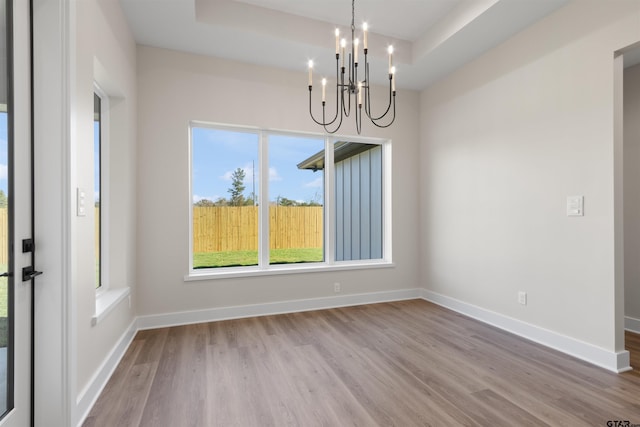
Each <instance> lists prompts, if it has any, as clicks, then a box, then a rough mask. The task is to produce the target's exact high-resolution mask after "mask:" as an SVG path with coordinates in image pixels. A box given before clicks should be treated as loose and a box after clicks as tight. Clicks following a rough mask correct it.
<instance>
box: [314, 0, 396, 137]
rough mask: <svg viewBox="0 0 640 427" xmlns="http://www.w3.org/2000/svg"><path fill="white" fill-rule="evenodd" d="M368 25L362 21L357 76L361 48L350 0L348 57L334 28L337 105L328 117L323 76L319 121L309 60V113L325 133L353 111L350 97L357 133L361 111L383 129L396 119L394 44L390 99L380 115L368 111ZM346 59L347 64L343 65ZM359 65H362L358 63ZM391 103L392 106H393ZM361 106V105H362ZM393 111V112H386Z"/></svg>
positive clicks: (390, 52) (336, 128) (390, 51)
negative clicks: (359, 73)
mask: <svg viewBox="0 0 640 427" xmlns="http://www.w3.org/2000/svg"><path fill="white" fill-rule="evenodd" d="M367 31H368V28H367V24H366V23H364V24H362V38H363V42H362V47H363V49H364V70H363V71H364V72H362V71H361V76H362V74H364V75H363V77H361V79H359V78H358V68H359V67H358V64H359V62H358V49H359V48H360V40H359V39H358V38H356V37H355V33H356V27H355V0H352V1H351V46H350V49H349V53H348V56H347V54H346V52H347V50H346V49H347V41H346V40H345V39H344V38H343V39H340V30H339V29H338V28H336V31H335V35H336V89H335V91H336V108H335V115H334V116H333V118H331V117H329V118H327V112H326V100H327V97H326V94H327V79H326V78H323V79H322V120H318V119H316V117H315V116H314V115H313V109H312V102H311V98H312V97H311V95H312V91H313V61H312V60H309V114H310V115H311V118H312V119H313V121H314V122H316V123H317V124H319V125H320V126H322V127H323V128H324V130H325V131H326V132H328V133H335V132H336V131H337V130H338V129H340V126H342V119H343V117H349V116H350V115H351V114H352V111H351V106H352V100H351V98H352V97H353V107H354V108H353V110H354V111H353V115H354V116H355V119H356V130H357V131H358V135H359V134H360V132H361V131H362V114H363V109H364V114H365V115H366V117H368V118H369V120H370V121H371V123H373V124H374V125H376V126H377V127H379V128H386V127H389V126H391V124H392V123H393V122H394V120H395V119H396V80H395V78H394V77H395V71H396V70H395V67H394V66H393V46H389V47H388V49H387V51H388V53H389V102H388V104H387V108H386V110H385V111H384V113H382V114H381V115H379V116H377V115H375V114H372V112H371V86H370V85H371V80H370V79H369V61H368V59H367V58H368V57H367V55H368V46H367V44H368V43H367V42H368V40H367ZM345 60H347V61H346V64H345ZM360 65H362V64H360ZM392 106H393V108H392ZM363 107H364V108H363ZM390 112H393V113H392V114H389V113H390Z"/></svg>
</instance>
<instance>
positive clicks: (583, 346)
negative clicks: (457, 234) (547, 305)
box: [422, 289, 632, 373]
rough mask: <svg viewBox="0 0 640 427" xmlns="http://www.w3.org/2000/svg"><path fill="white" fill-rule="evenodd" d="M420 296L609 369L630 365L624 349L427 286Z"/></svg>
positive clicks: (615, 370)
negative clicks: (582, 338) (597, 343)
mask: <svg viewBox="0 0 640 427" xmlns="http://www.w3.org/2000/svg"><path fill="white" fill-rule="evenodd" d="M422 298H423V299H424V300H426V301H429V302H432V303H435V304H438V305H440V306H442V307H445V308H448V309H450V310H453V311H456V312H458V313H461V314H464V315H465V316H469V317H471V318H473V319H476V320H479V321H481V322H484V323H487V324H489V325H492V326H495V327H497V328H500V329H503V330H505V331H508V332H511V333H513V334H516V335H518V336H520V337H522V338H526V339H528V340H530V341H533V342H535V343H538V344H541V345H544V346H546V347H549V348H552V349H554V350H558V351H560V352H562V353H565V354H568V355H570V356H573V357H576V358H578V359H581V360H584V361H586V362H589V363H591V364H593V365H596V366H599V367H601V368H604V369H607V370H609V371H613V372H616V373H621V372H625V371H629V370H631V369H632V368H631V366H630V364H629V352H628V351H621V352H618V353H615V352H611V351H608V350H605V349H604V348H601V347H597V346H595V345H593V344H589V343H586V342H583V341H580V340H577V339H575V338H571V337H568V336H566V335H562V334H559V333H557V332H554V331H550V330H548V329H544V328H541V327H539V326H535V325H532V324H530V323H526V322H523V321H521V320H518V319H514V318H512V317H509V316H505V315H503V314H500V313H496V312H493V311H490V310H486V309H484V308H481V307H478V306H475V305H473V304H468V303H466V302H463V301H460V300H457V299H455V298H451V297H448V296H445V295H441V294H438V293H436V292H432V291H429V290H427V289H422Z"/></svg>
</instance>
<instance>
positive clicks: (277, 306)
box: [137, 288, 420, 330]
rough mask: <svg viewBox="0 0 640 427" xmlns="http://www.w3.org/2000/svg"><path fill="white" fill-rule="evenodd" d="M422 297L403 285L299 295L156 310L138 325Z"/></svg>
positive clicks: (152, 326)
mask: <svg viewBox="0 0 640 427" xmlns="http://www.w3.org/2000/svg"><path fill="white" fill-rule="evenodd" d="M416 298H420V289H417V288H416V289H402V290H398V291H383V292H372V293H366V294H353V295H340V296H331V297H322V298H310V299H300V300H292V301H282V302H272V303H264V304H252V305H241V306H235V307H220V308H211V309H207V310H198V311H184V312H178V313H167V314H155V315H149V316H139V317H138V323H137V325H138V329H139V330H143V329H155V328H164V327H168V326H177V325H188V324H193V323H203V322H213V321H217V320H229V319H241V318H245V317H255V316H267V315H273V314H284V313H297V312H301V311H310V310H322V309H327V308H337V307H347V306H354V305H362V304H372V303H379V302H391V301H401V300H408V299H416Z"/></svg>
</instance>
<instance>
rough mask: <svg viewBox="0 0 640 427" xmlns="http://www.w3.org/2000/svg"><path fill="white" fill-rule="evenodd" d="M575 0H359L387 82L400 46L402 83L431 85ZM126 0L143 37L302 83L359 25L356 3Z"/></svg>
mask: <svg viewBox="0 0 640 427" xmlns="http://www.w3.org/2000/svg"><path fill="white" fill-rule="evenodd" d="M568 1H569V0H356V3H355V16H356V17H355V24H356V27H357V30H358V31H359V27H360V26H361V24H362V22H364V21H366V22H367V23H368V25H369V29H370V35H369V57H370V63H371V65H370V68H371V78H372V80H373V81H374V82H378V83H381V82H386V81H387V80H386V78H387V77H386V67H387V65H386V61H387V57H386V48H387V45H388V44H393V45H394V48H395V56H394V60H395V65H396V67H397V82H398V87H399V88H406V89H423V88H425V87H427V86H428V85H430V84H432V83H433V82H435V81H436V80H438V79H439V78H441V77H442V76H444V75H446V74H447V73H450V72H451V71H453V70H455V69H456V68H458V67H460V66H461V65H463V64H465V63H467V62H469V61H471V60H472V59H474V58H475V57H477V56H479V55H481V54H482V53H483V52H485V51H487V50H488V49H490V48H492V47H494V46H497V45H498V44H500V43H502V42H503V41H504V40H506V39H507V38H509V37H511V36H512V35H514V34H515V33H517V32H519V31H521V30H522V29H524V28H525V27H527V26H528V25H531V24H532V23H534V22H536V21H538V20H539V19H541V18H543V17H544V16H546V15H547V14H549V13H551V12H553V11H554V10H556V9H558V8H560V7H562V6H563V5H565V4H566V3H567V2H568ZM120 2H121V4H122V6H123V9H124V12H125V15H126V17H127V19H128V20H129V23H130V26H131V28H132V31H133V34H134V36H135V38H136V41H137V42H138V43H140V44H144V45H149V46H156V47H164V48H169V49H175V50H182V51H186V52H192V53H197V54H203V55H212V56H217V57H222V58H229V59H233V60H238V61H243V62H248V63H254V64H260V65H268V66H274V67H280V68H284V69H290V70H296V71H300V73H301V80H302V81H306V80H305V78H306V64H307V60H308V59H313V60H314V62H315V64H316V65H315V69H314V72H315V73H316V74H315V75H317V76H320V75H327V76H328V77H330V76H331V75H333V74H335V56H334V49H335V36H334V35H333V32H334V28H335V27H336V26H337V27H339V28H340V30H341V32H342V34H346V32H347V31H349V27H350V25H351V1H349V0H120ZM347 39H350V35H349V37H347ZM377 71H378V72H377ZM302 76H304V77H302Z"/></svg>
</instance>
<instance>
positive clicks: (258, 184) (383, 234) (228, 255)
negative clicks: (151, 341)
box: [187, 122, 391, 278]
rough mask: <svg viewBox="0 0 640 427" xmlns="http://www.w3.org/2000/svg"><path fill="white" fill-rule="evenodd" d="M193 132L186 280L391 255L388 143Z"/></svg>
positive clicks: (229, 130) (226, 130)
mask: <svg viewBox="0 0 640 427" xmlns="http://www.w3.org/2000/svg"><path fill="white" fill-rule="evenodd" d="M190 139H191V141H190V144H191V180H190V184H191V249H190V250H191V256H190V266H189V267H190V269H189V271H190V274H189V275H188V277H187V278H189V277H196V278H197V277H200V276H206V275H214V276H215V275H216V274H219V273H225V274H229V273H240V274H242V273H247V274H251V273H252V272H253V273H255V272H265V271H283V270H296V269H300V268H327V267H329V266H333V267H337V268H343V267H349V266H354V265H362V264H367V265H372V264H389V263H390V258H391V254H390V252H391V251H390V245H389V244H388V242H387V240H386V239H387V238H388V236H389V235H390V230H389V229H388V224H390V221H387V222H385V220H386V219H387V218H388V216H389V211H390V210H389V206H387V205H385V200H387V197H386V196H388V195H386V194H385V189H388V188H390V185H388V183H387V184H385V179H387V180H388V178H389V175H388V171H387V170H385V168H387V169H388V166H385V165H387V164H390V161H389V162H386V163H385V156H386V154H385V153H387V152H389V150H390V145H389V144H388V143H387V141H382V140H374V139H365V138H357V140H348V141H347V140H344V139H340V138H333V137H326V136H324V135H310V134H296V133H293V132H271V131H261V130H256V129H244V128H235V127H225V126H218V125H211V124H206V123H200V122H198V123H192V124H191V126H190ZM327 165H328V166H327ZM385 173H387V174H385ZM262 201H265V202H264V203H263V202H262Z"/></svg>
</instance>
